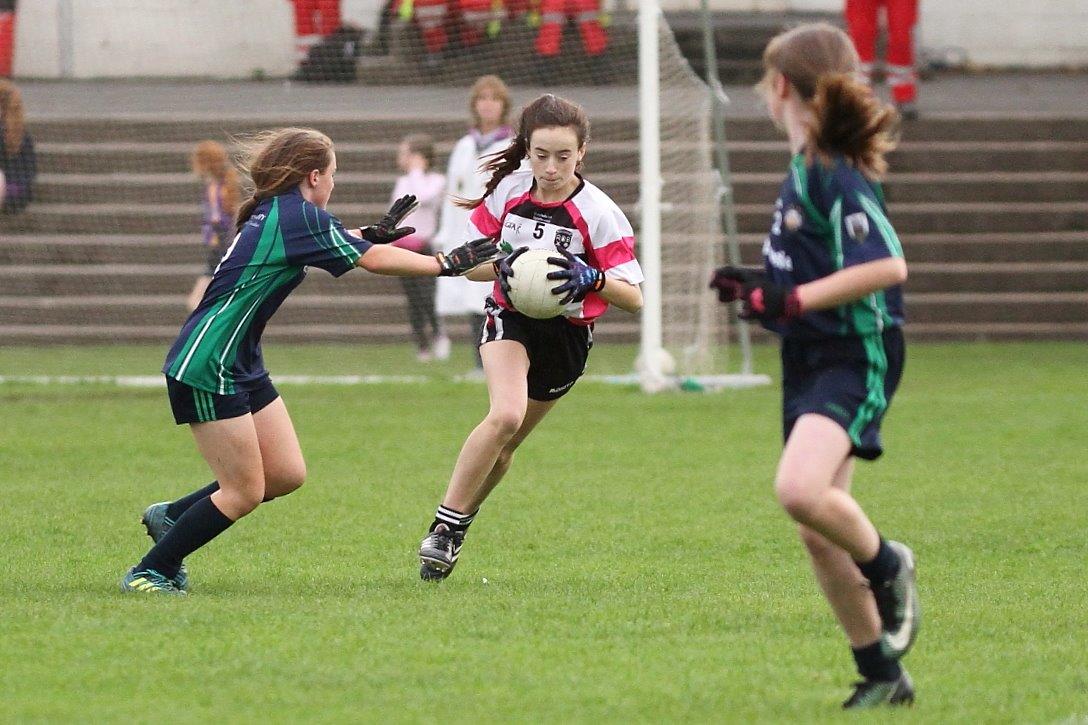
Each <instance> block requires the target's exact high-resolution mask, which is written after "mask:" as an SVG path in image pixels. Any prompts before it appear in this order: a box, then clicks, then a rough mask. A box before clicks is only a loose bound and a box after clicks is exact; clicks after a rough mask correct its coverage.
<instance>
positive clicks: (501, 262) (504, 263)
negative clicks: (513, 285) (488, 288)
mask: <svg viewBox="0 0 1088 725" xmlns="http://www.w3.org/2000/svg"><path fill="white" fill-rule="evenodd" d="M528 251H529V248H528V247H518V248H517V249H515V250H514V251H513V252H511V253H510V254H508V255H506V256H505V257H502V258H500V259H496V260H495V261H494V262H492V264H494V265H495V278H496V279H498V280H499V288H500V289H501V290H502V293H503V294H504V295H506V298H507V299H509V298H510V278H511V277H513V276H514V267H513V265H514V260H515V259H517V258H518V257H520V256H521V255H523V254H525V253H526V252H528Z"/></svg>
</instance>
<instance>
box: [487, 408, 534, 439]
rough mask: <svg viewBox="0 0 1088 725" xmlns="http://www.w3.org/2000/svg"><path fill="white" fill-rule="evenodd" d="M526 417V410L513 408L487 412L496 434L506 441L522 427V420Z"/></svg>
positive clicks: (488, 420) (488, 419)
mask: <svg viewBox="0 0 1088 725" xmlns="http://www.w3.org/2000/svg"><path fill="white" fill-rule="evenodd" d="M524 417H525V411H522V410H516V409H513V408H503V409H501V410H492V411H491V412H490V413H488V414H487V423H488V424H489V425H490V426H491V429H492V431H493V433H494V434H495V436H496V437H497V438H498V439H499V440H502V441H503V442H504V447H505V442H506V441H509V440H510V439H511V438H513V437H514V434H515V433H517V432H518V428H520V427H521V421H522V419H523V418H524Z"/></svg>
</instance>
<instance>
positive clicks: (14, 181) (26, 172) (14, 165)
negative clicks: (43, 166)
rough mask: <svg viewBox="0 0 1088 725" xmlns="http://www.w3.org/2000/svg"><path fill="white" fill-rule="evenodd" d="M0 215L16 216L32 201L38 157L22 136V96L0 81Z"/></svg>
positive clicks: (32, 144)
mask: <svg viewBox="0 0 1088 725" xmlns="http://www.w3.org/2000/svg"><path fill="white" fill-rule="evenodd" d="M0 174H2V176H3V179H2V183H0V199H2V202H3V203H2V205H0V211H2V212H3V213H5V214H16V213H18V212H21V211H22V210H23V209H25V208H26V206H27V204H29V203H30V202H31V200H33V198H34V178H35V177H36V176H37V175H38V157H37V155H36V154H35V153H34V141H33V139H31V138H30V134H28V133H27V132H26V117H25V116H24V114H23V96H22V94H21V93H20V92H19V89H18V88H17V87H16V86H15V84H14V83H12V82H11V81H6V80H0Z"/></svg>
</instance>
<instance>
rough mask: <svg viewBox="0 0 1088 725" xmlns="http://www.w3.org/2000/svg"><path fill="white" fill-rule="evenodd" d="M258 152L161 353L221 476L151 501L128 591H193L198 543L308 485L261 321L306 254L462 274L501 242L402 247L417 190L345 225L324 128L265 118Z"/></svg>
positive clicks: (353, 263) (336, 265) (376, 268)
mask: <svg viewBox="0 0 1088 725" xmlns="http://www.w3.org/2000/svg"><path fill="white" fill-rule="evenodd" d="M248 158H249V162H248V172H249V175H250V176H251V178H252V179H253V185H254V187H255V188H254V192H253V196H252V197H251V198H250V199H249V200H248V201H246V202H245V203H244V204H242V207H241V209H240V210H239V212H238V222H237V228H236V233H235V236H234V240H233V241H232V242H231V245H230V247H229V248H228V249H227V250H226V253H225V254H224V255H223V259H222V261H221V262H220V263H219V266H218V267H217V268H216V270H215V274H214V275H213V276H212V280H211V284H209V285H208V289H207V291H206V292H205V293H204V297H203V298H202V299H201V301H200V304H199V305H198V306H197V308H196V309H195V310H194V311H193V313H192V314H191V315H190V316H189V319H188V320H186V322H185V324H184V326H183V327H182V329H181V334H180V335H179V336H178V338H177V340H176V341H175V343H174V345H173V347H171V348H170V352H169V354H168V355H167V357H166V363H165V365H164V366H163V373H165V375H166V386H167V391H168V394H169V397H170V406H171V408H172V410H173V413H174V420H175V421H177V423H178V424H179V425H180V424H183V423H187V424H189V426H190V429H191V430H192V432H193V437H194V438H195V439H196V445H197V449H198V450H199V451H200V454H201V455H202V456H203V457H204V459H205V460H206V461H207V462H208V465H209V466H210V467H211V469H212V472H213V473H214V474H215V477H216V480H215V481H213V482H212V483H211V484H209V485H207V486H205V487H203V488H201V489H198V490H196V491H194V492H193V493H190V494H189V495H187V496H184V497H183V498H180V499H178V500H177V501H172V502H166V503H159V504H153V505H152V506H150V507H148V509H147V510H146V511H145V512H144V515H143V524H144V526H145V527H146V528H147V533H148V535H149V536H151V538H152V540H153V541H154V542H155V545H154V546H153V547H151V550H150V551H149V552H148V553H147V555H146V556H144V558H143V559H141V560H140V562H139V563H137V564H136V565H135V566H134V567H132V569H130V570H129V572H128V573H127V574H126V575H125V577H124V579H123V580H122V581H121V590H122V591H125V592H144V593H160V594H173V595H177V594H184V593H185V591H186V589H187V587H188V575H187V573H186V572H185V570H184V569H183V568H182V562H183V561H184V559H185V557H186V556H188V555H189V554H191V553H192V552H194V551H196V550H197V549H199V548H200V547H201V546H203V545H204V544H206V543H208V542H209V541H211V540H212V539H213V538H215V537H216V536H218V535H219V534H221V533H222V532H223V531H225V530H226V529H227V528H228V527H229V526H230V525H231V524H233V523H234V522H235V521H237V520H238V519H240V518H242V517H243V516H245V515H246V514H248V513H249V512H251V511H252V510H253V509H255V508H256V507H257V506H258V505H260V503H261V502H262V501H270V500H272V499H274V498H276V497H278V496H284V495H286V494H288V493H291V492H292V491H294V490H295V489H297V488H298V487H299V486H301V485H302V482H303V479H304V478H305V477H306V464H305V461H304V460H303V458H302V451H301V450H300V448H299V444H298V438H297V437H296V436H295V429H294V426H293V425H292V423H291V418H290V416H289V415H288V413H287V407H286V406H285V405H284V403H283V400H282V399H281V398H280V396H279V393H278V392H276V389H275V387H273V385H272V381H271V380H270V379H269V376H268V371H267V370H265V367H264V360H263V358H262V352H261V333H262V332H264V327H265V325H266V324H267V322H268V320H269V318H271V317H272V315H273V314H274V313H275V312H276V310H277V309H278V308H279V306H280V304H282V303H283V301H284V299H286V298H287V296H288V295H289V294H290V293H291V291H292V290H293V289H295V287H297V286H298V285H299V284H300V283H301V282H302V279H303V277H304V276H305V274H306V267H319V268H321V269H324V270H325V271H326V272H329V273H330V274H332V275H333V276H334V277H339V276H340V275H342V274H344V273H345V272H348V271H349V270H351V269H353V268H354V267H357V266H358V267H362V268H363V269H366V270H367V271H369V272H375V273H377V274H387V275H394V276H401V277H406V276H417V277H434V276H439V275H460V274H464V273H465V272H467V271H469V270H470V269H472V268H473V267H475V266H477V265H478V264H481V263H482V262H485V261H486V260H488V259H489V258H490V257H492V256H494V254H495V251H496V250H495V245H494V243H493V242H491V241H490V240H487V239H477V240H475V241H473V242H469V243H467V244H463V245H461V246H460V247H457V248H456V249H454V250H452V251H451V252H449V253H448V254H441V253H439V254H436V255H435V256H433V257H431V256H425V255H422V254H416V253H415V252H411V251H408V250H406V249H398V248H397V247H395V246H393V245H392V244H391V242H395V241H396V240H398V239H400V238H402V237H404V236H407V235H408V234H411V233H412V232H414V231H415V230H414V229H412V228H411V227H400V228H398V225H399V223H400V221H401V220H402V219H403V218H404V217H405V216H406V215H407V214H409V213H410V212H411V211H412V209H413V208H414V206H415V198H414V197H412V196H407V197H403V198H401V199H398V200H397V201H396V202H395V203H394V204H393V206H392V207H391V208H390V210H389V213H388V214H387V215H386V216H385V217H383V218H382V220H381V221H380V222H378V223H377V224H375V225H374V226H369V227H363V228H361V229H352V230H347V229H345V228H344V226H343V224H341V223H340V220H339V219H337V218H336V217H334V216H332V215H331V214H329V213H328V212H327V211H325V206H326V205H327V204H328V202H329V197H330V196H331V195H332V190H333V186H334V182H333V177H334V176H335V174H336V153H335V152H334V150H333V144H332V141H331V140H330V139H329V138H328V137H327V136H325V134H323V133H320V132H318V131H314V130H312V129H304V128H285V129H279V130H275V131H267V132H265V133H263V134H261V135H259V136H258V137H257V139H256V140H255V142H254V144H253V146H252V148H251V149H250V151H249V153H248Z"/></svg>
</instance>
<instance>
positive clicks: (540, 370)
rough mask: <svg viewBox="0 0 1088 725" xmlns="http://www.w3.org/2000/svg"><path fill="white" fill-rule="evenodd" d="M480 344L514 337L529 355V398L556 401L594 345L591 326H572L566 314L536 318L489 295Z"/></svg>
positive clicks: (582, 367)
mask: <svg viewBox="0 0 1088 725" xmlns="http://www.w3.org/2000/svg"><path fill="white" fill-rule="evenodd" d="M484 311H485V313H486V315H485V317H484V326H483V332H482V334H481V336H480V344H481V345H486V344H487V343H489V342H494V341H495V340H513V341H514V342H520V343H521V344H522V345H523V346H524V347H525V352H526V353H527V354H528V356H529V375H528V378H527V380H528V383H529V397H530V398H531V399H532V400H540V401H546V400H558V399H559V398H562V397H563V396H564V395H566V394H567V393H568V392H569V391H570V389H571V388H573V387H574V384H575V383H576V382H578V378H580V377H582V373H584V372H585V370H586V361H587V360H589V349H590V348H591V347H593V329H592V326H591V325H575V324H574V323H571V322H567V318H565V317H552V318H551V319H548V320H536V319H533V318H532V317H526V316H525V315H523V314H521V313H520V312H517V311H515V310H507V309H503V308H502V307H499V305H498V304H496V303H495V301H494V300H493V299H491V298H490V297H489V298H488V299H487V305H486V307H485V309H484Z"/></svg>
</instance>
